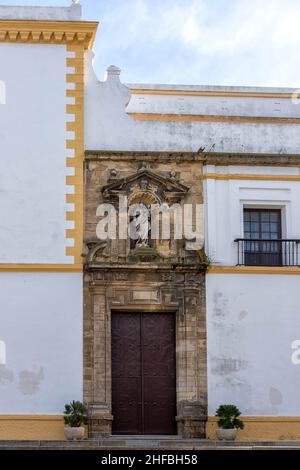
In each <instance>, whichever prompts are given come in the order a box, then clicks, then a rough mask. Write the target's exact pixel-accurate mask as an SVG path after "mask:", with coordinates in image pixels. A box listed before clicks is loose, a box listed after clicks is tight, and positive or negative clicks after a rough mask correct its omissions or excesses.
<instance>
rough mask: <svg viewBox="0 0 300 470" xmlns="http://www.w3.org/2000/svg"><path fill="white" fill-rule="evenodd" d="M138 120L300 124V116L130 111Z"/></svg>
mask: <svg viewBox="0 0 300 470" xmlns="http://www.w3.org/2000/svg"><path fill="white" fill-rule="evenodd" d="M129 114H130V115H131V116H132V117H133V118H134V119H135V120H137V121H167V122H229V123H245V124H298V125H299V124H300V118H285V117H261V116H211V115H198V114H154V113H153V114H152V113H144V114H143V113H129Z"/></svg>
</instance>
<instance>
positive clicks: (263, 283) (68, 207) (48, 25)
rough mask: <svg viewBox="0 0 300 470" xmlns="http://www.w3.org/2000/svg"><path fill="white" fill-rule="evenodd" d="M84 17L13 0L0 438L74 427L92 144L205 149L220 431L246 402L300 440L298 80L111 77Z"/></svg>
mask: <svg viewBox="0 0 300 470" xmlns="http://www.w3.org/2000/svg"><path fill="white" fill-rule="evenodd" d="M80 15H81V9H80V6H79V5H77V4H76V5H72V6H71V7H70V8H64V9H63V8H52V9H51V8H49V9H45V8H42V9H40V8H31V9H26V8H21V7H15V8H13V7H11V8H8V7H7V8H5V7H0V81H1V84H2V85H1V87H0V90H1V95H2V96H1V97H0V154H1V164H0V214H1V223H0V241H1V243H0V299H1V312H0V322H1V323H0V354H1V356H0V439H26V438H34V439H42V438H47V439H60V438H62V436H63V423H62V418H61V413H62V410H63V406H64V404H65V403H66V402H68V401H70V400H72V399H80V400H81V399H82V398H83V385H84V373H83V342H84V339H83V331H84V329H83V289H82V279H83V270H84V267H83V257H82V253H83V241H84V233H83V232H84V223H83V221H84V187H85V186H84V170H83V162H84V151H86V153H89V152H91V151H96V152H100V153H101V152H106V153H107V152H115V153H117V152H121V153H122V152H124V155H125V154H126V153H127V154H130V152H132V153H138V154H139V155H143V154H145V158H146V159H147V160H148V161H151V152H152V153H155V154H161V155H162V158H164V157H166V156H167V155H168V154H169V157H168V158H170V159H171V160H172V158H173V156H174V155H175V156H176V155H177V154H182V155H186V158H197V159H199V161H201V162H202V177H201V178H199V187H201V188H202V189H203V199H204V200H203V202H204V211H205V222H204V232H205V243H204V247H205V253H206V255H207V260H208V264H209V267H208V271H207V274H206V293H205V297H206V333H207V337H205V338H204V339H203V341H205V342H206V351H207V413H208V421H207V427H206V429H207V435H208V437H213V436H214V429H215V426H216V420H215V418H214V417H213V416H214V414H215V410H216V408H217V407H218V406H219V405H221V404H224V403H234V404H236V405H237V406H238V407H239V408H240V409H241V411H242V414H243V416H244V420H245V424H246V428H245V430H244V431H242V432H241V434H240V438H241V439H296V438H299V437H300V413H299V407H298V400H297V398H298V397H297V393H296V391H297V389H298V388H299V386H300V365H298V362H300V361H298V356H297V347H299V342H298V343H297V340H298V339H300V336H299V335H300V317H299V300H298V297H299V295H298V292H299V288H300V267H299V265H300V252H299V251H300V243H299V240H300V212H299V200H300V155H299V148H300V135H299V132H298V127H299V124H300V105H299V104H297V100H295V99H294V98H293V96H294V95H293V93H294V90H291V89H270V88H239V87H203V86H191V87H188V86H164V85H139V84H129V85H128V84H127V85H125V84H122V83H121V81H120V70H119V69H118V68H117V67H114V66H111V67H109V68H108V70H107V77H106V80H105V81H103V82H101V81H99V80H98V78H97V77H96V75H95V73H94V71H93V67H92V59H93V53H92V51H91V48H92V44H93V38H94V35H95V33H96V29H97V23H94V22H83V21H81V16H80ZM149 155H150V156H149ZM297 345H298V346H297Z"/></svg>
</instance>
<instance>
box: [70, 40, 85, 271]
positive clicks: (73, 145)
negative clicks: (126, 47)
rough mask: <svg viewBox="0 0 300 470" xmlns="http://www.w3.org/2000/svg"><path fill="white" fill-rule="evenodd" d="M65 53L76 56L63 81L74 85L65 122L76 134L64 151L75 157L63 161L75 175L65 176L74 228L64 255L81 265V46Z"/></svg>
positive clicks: (82, 52) (82, 154)
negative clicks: (71, 242)
mask: <svg viewBox="0 0 300 470" xmlns="http://www.w3.org/2000/svg"><path fill="white" fill-rule="evenodd" d="M67 51H68V52H73V53H74V54H75V57H74V58H72V59H70V58H67V59H66V66H67V67H70V66H75V73H74V74H68V73H67V74H66V82H67V83H73V84H74V87H75V90H68V91H70V92H71V93H70V94H68V92H67V96H73V97H75V104H73V105H70V104H67V105H66V112H67V114H72V115H74V120H73V121H68V122H67V123H66V129H67V131H72V132H74V133H75V138H74V140H70V139H67V140H66V148H67V149H68V150H74V158H67V159H66V166H67V167H68V168H74V176H67V177H66V184H67V185H70V186H74V188H75V191H74V194H67V195H66V202H67V203H73V204H75V210H74V212H66V220H67V221H70V220H72V221H74V224H75V227H74V229H69V230H67V231H66V236H67V238H73V239H74V247H66V255H67V256H74V262H75V264H77V265H79V264H81V265H82V263H83V259H82V246H83V198H84V195H83V191H84V190H83V160H84V75H83V70H84V47H83V45H80V46H78V45H74V44H69V45H68V46H67Z"/></svg>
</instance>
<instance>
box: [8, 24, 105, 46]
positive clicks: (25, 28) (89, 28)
mask: <svg viewBox="0 0 300 470" xmlns="http://www.w3.org/2000/svg"><path fill="white" fill-rule="evenodd" d="M97 28H98V22H95V21H35V20H0V42H7V43H29V44H83V45H84V47H85V48H86V49H91V48H92V46H93V43H94V39H95V35H96V32H97Z"/></svg>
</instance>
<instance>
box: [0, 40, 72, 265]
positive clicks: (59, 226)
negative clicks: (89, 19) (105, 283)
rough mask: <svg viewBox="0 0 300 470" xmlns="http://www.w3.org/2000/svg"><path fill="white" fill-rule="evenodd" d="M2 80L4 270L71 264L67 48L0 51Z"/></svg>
mask: <svg viewBox="0 0 300 470" xmlns="http://www.w3.org/2000/svg"><path fill="white" fill-rule="evenodd" d="M0 80H2V81H3V82H5V86H6V104H0V157H1V158H0V263H68V262H70V258H67V257H66V255H65V248H66V239H65V228H66V222H65V219H66V217H65V212H66V209H67V206H66V193H67V188H66V181H65V178H66V174H67V170H66V156H67V154H66V83H65V82H66V48H65V46H60V45H39V44H37V45H27V44H24V45H22V44H0ZM71 261H72V260H71Z"/></svg>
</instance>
